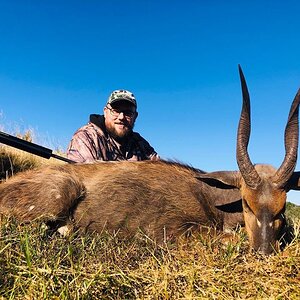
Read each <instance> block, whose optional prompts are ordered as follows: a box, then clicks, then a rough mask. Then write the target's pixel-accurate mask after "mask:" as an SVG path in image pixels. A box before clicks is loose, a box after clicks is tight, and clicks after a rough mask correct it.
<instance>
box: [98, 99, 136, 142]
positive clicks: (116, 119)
mask: <svg viewBox="0 0 300 300" xmlns="http://www.w3.org/2000/svg"><path fill="white" fill-rule="evenodd" d="M137 115H138V113H137V112H136V109H135V107H134V105H132V104H130V103H129V102H128V101H118V102H116V103H113V104H112V105H110V104H108V105H107V106H106V107H104V117H105V127H106V130H107V131H108V133H109V134H110V135H111V136H112V137H113V138H115V139H116V140H122V139H123V138H125V137H126V136H127V135H128V134H129V133H130V132H131V131H132V129H133V126H134V122H135V120H136V118H137Z"/></svg>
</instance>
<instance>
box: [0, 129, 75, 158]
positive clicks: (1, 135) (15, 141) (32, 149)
mask: <svg viewBox="0 0 300 300" xmlns="http://www.w3.org/2000/svg"><path fill="white" fill-rule="evenodd" d="M0 143H3V144H5V145H8V146H11V147H14V148H17V149H20V150H23V151H26V152H29V153H31V154H34V155H37V156H41V157H43V158H47V159H49V158H50V157H53V158H56V159H59V160H62V161H65V162H68V163H75V161H73V160H70V159H68V158H65V157H63V156H60V155H57V154H54V153H52V152H53V151H52V150H51V149H49V148H46V147H43V146H40V145H37V144H34V143H31V142H28V141H25V140H22V139H20V138H17V137H15V136H12V135H10V134H8V133H5V132H2V131H0Z"/></svg>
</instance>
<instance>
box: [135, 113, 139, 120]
mask: <svg viewBox="0 0 300 300" xmlns="http://www.w3.org/2000/svg"><path fill="white" fill-rule="evenodd" d="M138 115H139V113H138V112H137V111H136V112H135V115H134V121H135V120H136V119H137V117H138Z"/></svg>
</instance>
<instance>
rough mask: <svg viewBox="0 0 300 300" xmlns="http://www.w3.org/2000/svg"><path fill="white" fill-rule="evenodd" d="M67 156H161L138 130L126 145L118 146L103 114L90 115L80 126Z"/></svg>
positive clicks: (92, 158)
mask: <svg viewBox="0 0 300 300" xmlns="http://www.w3.org/2000/svg"><path fill="white" fill-rule="evenodd" d="M67 157H68V158H69V159H71V160H74V161H76V162H92V161H95V160H132V161H138V160H147V159H150V160H157V159H159V156H158V155H157V153H156V152H155V151H154V149H153V148H152V147H151V146H150V144H149V143H148V142H147V141H146V140H145V139H144V138H142V137H141V136H140V135H139V134H138V133H137V132H132V134H131V135H130V136H129V137H128V141H127V143H126V145H125V146H124V147H123V149H122V146H121V148H120V147H118V145H117V143H116V142H115V140H114V139H113V138H112V137H111V136H110V135H109V134H108V133H107V131H106V130H105V125H104V116H103V115H96V114H93V115H90V121H89V123H88V124H87V125H85V126H83V127H81V128H79V129H78V130H77V131H76V132H75V134H74V135H73V137H72V140H71V142H70V144H69V146H68V149H67Z"/></svg>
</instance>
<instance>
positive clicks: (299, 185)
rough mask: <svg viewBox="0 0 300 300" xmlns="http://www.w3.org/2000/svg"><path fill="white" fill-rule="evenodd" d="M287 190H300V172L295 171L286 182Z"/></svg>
mask: <svg viewBox="0 0 300 300" xmlns="http://www.w3.org/2000/svg"><path fill="white" fill-rule="evenodd" d="M285 189H286V191H287V192H288V191H289V190H300V172H294V173H293V174H292V176H291V178H290V179H289V180H288V182H287V183H286V187H285Z"/></svg>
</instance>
